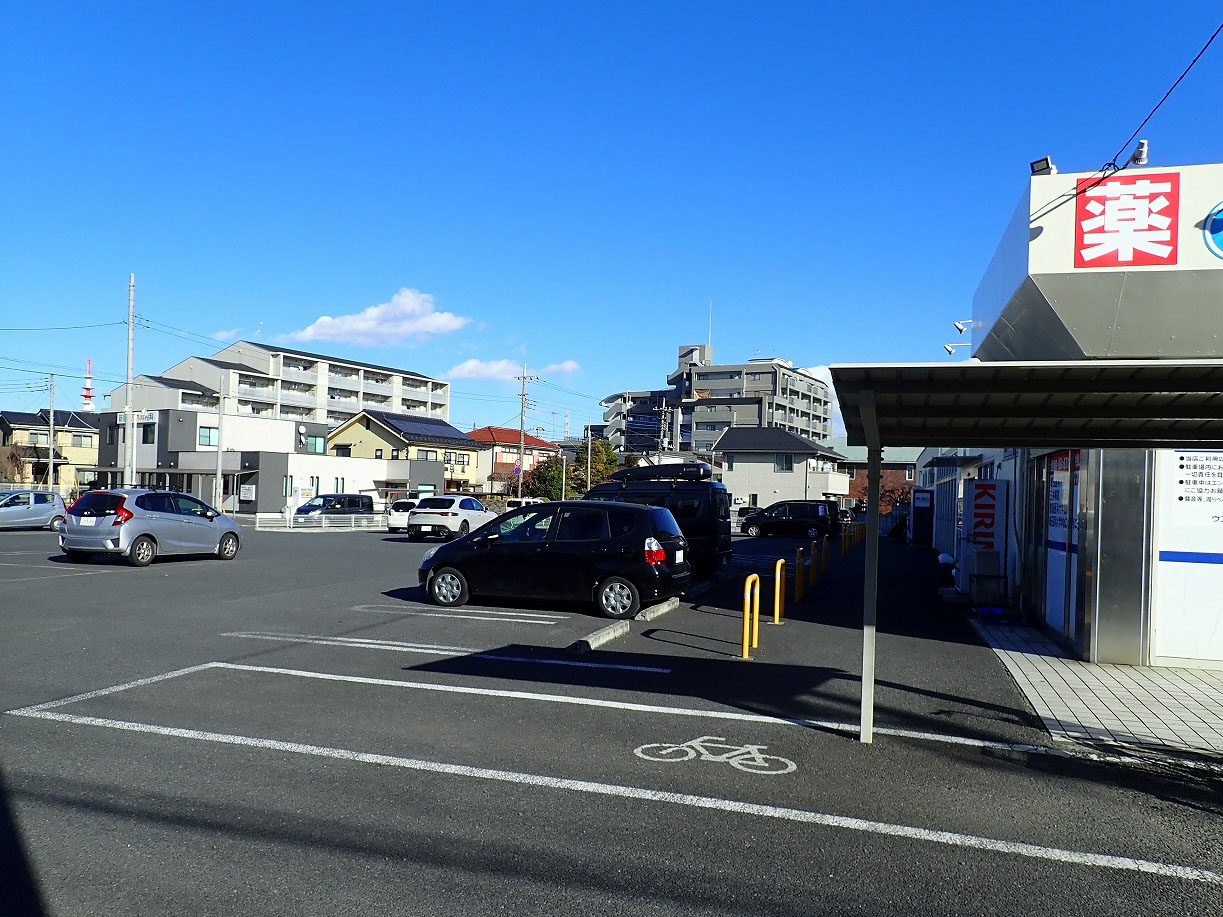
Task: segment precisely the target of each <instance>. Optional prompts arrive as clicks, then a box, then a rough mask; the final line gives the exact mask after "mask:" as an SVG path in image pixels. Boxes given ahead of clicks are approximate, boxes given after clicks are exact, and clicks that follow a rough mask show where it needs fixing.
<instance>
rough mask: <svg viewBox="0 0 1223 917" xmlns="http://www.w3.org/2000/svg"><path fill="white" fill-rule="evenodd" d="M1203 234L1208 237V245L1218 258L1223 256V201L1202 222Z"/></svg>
mask: <svg viewBox="0 0 1223 917" xmlns="http://www.w3.org/2000/svg"><path fill="white" fill-rule="evenodd" d="M1202 235H1203V236H1204V237H1205V238H1206V247H1207V248H1208V249H1210V253H1211V254H1212V255H1214V256H1215V257H1216V258H1223V201H1219V203H1217V204H1215V206H1214V208H1213V209H1212V210H1211V211H1210V213H1208V214H1206V219H1205V220H1204V221H1203V222H1202Z"/></svg>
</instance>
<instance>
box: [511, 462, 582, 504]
mask: <svg viewBox="0 0 1223 917" xmlns="http://www.w3.org/2000/svg"><path fill="white" fill-rule="evenodd" d="M572 470H573V469H572V468H571V467H568V466H567V467H566V469H565V477H566V488H565V493H566V496H569V495H571V494H572V490H571V489H570V488H569V486H568V483H567V482H568V472H569V471H572ZM522 495H523V496H524V497H542V498H543V499H545V500H559V499H560V498H561V460H560V456H556V455H552V456H548V458H546V459H544V460H543V461H542V462H538V463H537V464H536V465H535V467H534V468H532V469H531V470H530V471H528V472H527V473H526V474H524V475H523V478H522Z"/></svg>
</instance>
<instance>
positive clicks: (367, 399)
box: [361, 392, 391, 410]
mask: <svg viewBox="0 0 1223 917" xmlns="http://www.w3.org/2000/svg"><path fill="white" fill-rule="evenodd" d="M361 403H362V404H365V405H368V406H370V407H375V408H378V409H380V410H381V409H383V408H389V407H390V406H391V399H390V397H389V396H387V395H371V394H370V393H369V392H366V393H365V394H363V395H362V396H361Z"/></svg>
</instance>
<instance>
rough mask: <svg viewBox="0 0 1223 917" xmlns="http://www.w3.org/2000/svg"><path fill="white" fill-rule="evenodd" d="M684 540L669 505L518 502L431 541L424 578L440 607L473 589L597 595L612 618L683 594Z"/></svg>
mask: <svg viewBox="0 0 1223 917" xmlns="http://www.w3.org/2000/svg"><path fill="white" fill-rule="evenodd" d="M687 551H688V542H687V541H686V540H685V539H684V535H683V533H682V532H681V531H680V529H679V526H678V525H677V524H676V522H675V517H673V516H672V515H671V513H669V512H668V511H667V510H665V509H662V508H661V507H654V506H638V505H634V504H628V503H625V504H606V505H595V504H591V503H588V502H584V501H580V500H565V501H555V502H550V503H539V504H536V505H534V506H524V507H523V508H521V509H516V510H511V511H510V512H508V513H503V514H502V515H500V516H498V517H497V518H496V519H494V520H492V521H491V522H488V523H486V524H485V525H482V526H481V527H480V528H478V529H476V530H475V531H474V532H472V533H471V534H470V535H467V536H465V537H463V538H460V539H458V540H457V541H451V542H449V543H447V544H440V545H438V546H437V547H435V548H430V549H429V550H428V551H427V552H426V553H425V556H424V559H423V560H422V561H421V564H420V573H419V579H420V584H421V585H422V586H424V587H425V591H426V592H428V593H429V596H430V598H432V600H433V601H434V602H435V603H436V604H438V605H446V606H455V605H462V604H463V603H465V602H466V601H467V600H468V599H469V598H470V597H471V596H472V595H473V594H478V595H501V596H511V597H522V598H528V599H535V598H545V599H575V600H578V601H587V602H589V601H593V602H594V603H595V605H596V607H597V608H598V609H599V611H600V612H601V613H602V614H603V615H605V616H607V617H609V618H631V617H632V616H633V615H635V614H636V613H637V611H638V610H639V609H640V608H641V605H642V603H648V602H657V601H659V600H662V599H668V598H671V597H672V596H676V595H679V594H680V593H681V592H683V591H684V589H685V588H687V586H688V581H689V579H690V578H691V576H692V573H691V570H690V569H689V566H688V557H687Z"/></svg>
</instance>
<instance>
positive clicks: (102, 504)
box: [68, 493, 123, 516]
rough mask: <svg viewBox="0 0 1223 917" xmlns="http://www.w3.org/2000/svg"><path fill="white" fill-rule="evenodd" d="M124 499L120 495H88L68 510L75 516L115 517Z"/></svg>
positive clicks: (83, 496) (84, 495)
mask: <svg viewBox="0 0 1223 917" xmlns="http://www.w3.org/2000/svg"><path fill="white" fill-rule="evenodd" d="M122 502H123V497H122V496H120V495H119V494H106V493H87V494H82V495H81V498H80V499H79V500H77V501H76V502H75V503H73V504H72V507H71V508H70V509H69V510H68V512H69V513H71V514H72V515H73V516H113V515H114V514H115V510H117V509H118V508H119V504H120V503H122Z"/></svg>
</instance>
